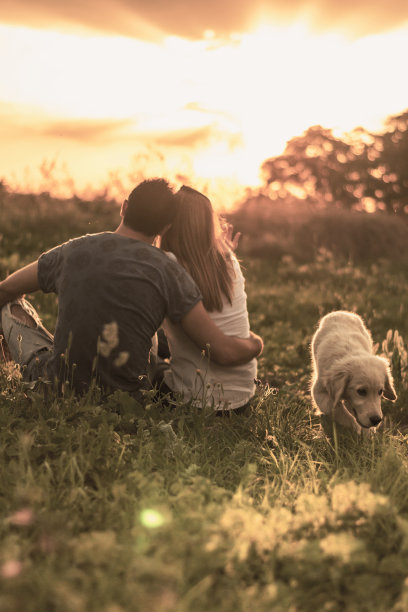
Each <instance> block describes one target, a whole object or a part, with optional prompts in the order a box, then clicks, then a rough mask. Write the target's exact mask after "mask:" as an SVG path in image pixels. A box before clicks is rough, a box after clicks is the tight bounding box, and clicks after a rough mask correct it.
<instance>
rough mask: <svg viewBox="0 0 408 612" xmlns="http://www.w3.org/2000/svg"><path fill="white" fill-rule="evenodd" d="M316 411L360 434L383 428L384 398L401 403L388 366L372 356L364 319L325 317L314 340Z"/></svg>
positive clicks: (345, 314)
mask: <svg viewBox="0 0 408 612" xmlns="http://www.w3.org/2000/svg"><path fill="white" fill-rule="evenodd" d="M311 348H312V359H313V369H314V373H313V381H312V388H311V392H312V398H313V401H314V403H315V405H316V407H317V408H318V409H319V410H320V411H321V412H322V413H323V414H327V415H330V416H331V417H332V418H333V419H334V420H335V421H337V422H338V423H340V424H341V425H343V426H346V427H349V428H352V429H354V431H356V432H357V433H359V434H360V433H362V432H363V433H369V432H370V428H373V427H376V426H377V425H379V423H381V421H382V418H383V414H382V411H381V398H382V397H384V398H386V399H388V400H391V401H394V400H396V399H397V396H396V393H395V390H394V386H393V380H392V376H391V372H390V368H389V365H388V362H387V360H386V359H385V358H383V357H378V356H376V355H374V354H373V341H372V338H371V335H370V332H369V331H368V330H367V328H366V327H365V325H364V323H363V320H362V319H361V317H359V316H358V315H356V314H354V313H352V312H345V311H337V312H331V313H330V314H328V315H326V316H325V317H323V318H322V319H321V321H320V324H319V327H318V329H317V331H316V333H315V335H314V337H313V340H312V347H311Z"/></svg>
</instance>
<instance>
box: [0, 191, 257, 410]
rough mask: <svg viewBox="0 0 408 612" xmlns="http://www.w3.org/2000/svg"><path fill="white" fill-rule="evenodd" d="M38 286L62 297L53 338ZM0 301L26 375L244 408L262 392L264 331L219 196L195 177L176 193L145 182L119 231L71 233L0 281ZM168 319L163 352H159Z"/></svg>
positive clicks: (79, 388) (5, 329)
mask: <svg viewBox="0 0 408 612" xmlns="http://www.w3.org/2000/svg"><path fill="white" fill-rule="evenodd" d="M158 237H160V239H161V249H160V248H157V247H156V246H153V243H155V242H156V240H157V238H158ZM39 289H40V290H42V291H43V292H45V293H49V292H54V293H56V294H57V296H58V318H57V323H56V329H55V335H54V337H53V336H52V335H51V334H50V333H49V332H48V331H47V330H46V329H45V328H44V326H43V325H42V323H41V321H40V318H39V317H38V314H37V312H36V311H35V309H34V308H33V307H32V306H31V304H30V303H29V302H27V301H26V300H25V299H24V297H23V296H24V295H25V294H27V293H32V292H34V291H37V290H39ZM0 308H1V324H2V335H3V337H4V341H5V343H6V345H7V348H8V351H9V354H10V356H11V358H12V359H13V360H14V361H16V362H17V363H19V364H20V366H21V371H22V375H23V378H24V379H25V380H27V381H36V380H38V379H42V380H48V381H51V382H52V383H53V384H55V385H56V388H57V389H61V386H62V385H63V384H65V385H66V384H69V386H70V387H72V388H73V390H74V391H75V392H77V393H79V394H83V393H86V392H87V390H88V389H89V387H90V385H91V384H92V383H96V384H97V386H98V387H100V388H101V389H102V390H103V392H104V393H105V394H109V393H111V392H113V391H114V390H115V389H121V390H123V391H127V392H128V393H130V394H131V395H132V396H134V397H136V398H137V399H139V400H140V401H143V389H146V388H148V387H149V385H151V384H152V381H153V382H154V384H156V385H158V386H159V388H160V390H161V391H162V392H165V393H172V394H174V395H175V396H177V397H181V398H182V399H183V401H185V402H195V403H196V404H198V405H200V406H212V407H213V408H214V409H215V410H226V409H227V410H230V409H237V408H240V407H242V406H244V405H246V404H247V403H248V401H249V400H250V399H251V397H252V396H253V394H254V378H255V376H256V359H255V358H256V356H257V355H259V354H260V352H261V351H262V340H261V338H259V336H256V335H255V334H253V333H252V332H250V330H249V323H248V312H247V307H246V294H245V290H244V279H243V276H242V273H241V270H240V266H239V264H238V261H237V259H236V257H235V255H234V253H233V249H232V248H231V243H230V242H229V241H228V237H226V236H225V235H223V234H222V232H221V230H220V227H219V221H218V218H217V217H216V215H215V214H214V211H213V209H212V206H211V203H210V201H209V200H208V198H206V197H205V196H204V195H203V194H201V193H199V192H198V191H195V190H194V189H191V188H190V187H182V188H181V189H180V190H179V191H178V192H177V193H176V194H174V193H173V191H172V190H171V188H170V187H169V185H168V183H167V182H166V181H165V180H163V179H154V180H149V181H143V182H142V183H140V185H138V186H137V187H136V188H135V189H134V190H133V191H132V192H131V194H130V195H129V198H128V199H127V200H125V202H124V203H123V205H122V208H121V222H120V224H119V226H118V228H117V229H116V230H115V231H114V232H102V233H99V234H89V235H85V236H81V237H79V238H76V239H73V240H69V241H68V242H66V243H64V244H62V245H59V246H57V247H55V248H53V249H51V250H50V251H47V252H46V253H43V254H42V255H41V256H40V257H39V259H38V260H37V261H35V262H33V263H31V264H29V265H28V266H26V267H24V268H21V269H20V270H18V271H16V272H14V273H13V274H11V275H10V276H8V277H7V278H6V279H5V280H3V281H2V282H0ZM160 327H163V329H164V331H165V334H166V338H167V342H168V346H169V350H170V359H169V360H165V361H164V360H162V359H161V358H160V357H159V356H158V355H157V354H156V355H154V347H153V350H152V338H155V334H156V332H157V330H158V329H159V328H160ZM153 345H154V346H155V345H157V343H155V342H153ZM152 354H153V355H152Z"/></svg>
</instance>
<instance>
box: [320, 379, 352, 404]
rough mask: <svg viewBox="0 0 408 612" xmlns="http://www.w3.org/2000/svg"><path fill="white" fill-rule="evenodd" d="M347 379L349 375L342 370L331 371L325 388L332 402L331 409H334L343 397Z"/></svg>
mask: <svg viewBox="0 0 408 612" xmlns="http://www.w3.org/2000/svg"><path fill="white" fill-rule="evenodd" d="M349 379H350V376H349V373H348V372H347V371H344V370H337V371H332V373H331V376H329V377H328V379H327V383H326V386H327V391H328V392H329V396H330V399H331V401H332V402H333V409H335V408H336V406H337V404H338V403H339V402H340V400H341V399H342V398H343V397H344V394H345V391H346V388H347V385H348V383H349Z"/></svg>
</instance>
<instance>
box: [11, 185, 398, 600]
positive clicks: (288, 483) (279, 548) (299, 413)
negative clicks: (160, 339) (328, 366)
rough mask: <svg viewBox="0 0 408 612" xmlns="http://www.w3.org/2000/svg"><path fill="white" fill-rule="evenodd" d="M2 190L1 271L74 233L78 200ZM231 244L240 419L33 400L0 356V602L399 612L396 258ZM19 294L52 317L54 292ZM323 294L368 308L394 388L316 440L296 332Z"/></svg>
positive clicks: (116, 402)
mask: <svg viewBox="0 0 408 612" xmlns="http://www.w3.org/2000/svg"><path fill="white" fill-rule="evenodd" d="M7 198H9V199H7V201H6V203H5V204H4V208H3V213H2V214H3V215H4V216H3V220H4V222H5V225H3V226H2V227H3V229H2V231H3V236H4V237H3V241H5V243H6V244H7V249H5V250H3V251H2V255H1V257H2V259H1V267H2V273H5V272H6V271H7V270H11V269H14V267H16V266H17V265H20V263H21V262H25V261H29V260H32V259H34V258H35V257H37V256H38V254H39V252H40V251H41V249H42V248H48V247H49V246H52V245H53V244H55V243H57V242H58V240H59V239H61V236H64V238H63V239H66V238H68V237H69V235H71V234H72V235H74V232H75V233H80V232H82V231H84V229H85V231H86V224H87V210H88V209H87V208H86V207H84V208H82V209H81V210H82V212H83V216H81V214H80V213H78V215H76V212H75V211H76V210H77V207H78V208H81V206H83V204H82V203H79V202H71V203H70V204H69V205H68V206H67V208H66V209H64V207H63V205H62V204H61V206H60V208H58V206H59V204H58V203H55V202H54V201H49V202H48V203H47V204H46V205H43V206H44V208H43V210H42V212H41V215H42V217H40V218H41V219H42V221H38V224H37V225H36V217H37V216H36V215H35V214H34V213H32V211H31V212H30V211H29V210H27V211H26V212H25V213H24V212H23V207H22V202H23V199H18V198H17V196H16V199H15V200H14V202H13V198H12V197H11V196H7ZM12 202H13V204H11V203H12ZM16 202H19V204H20V206H18V207H17V208H14V207H15V206H16ZM54 206H56V208H54ZM93 206H95V209H93V208H90V209H89V218H90V220H91V222H92V224H93V225H92V230H91V231H94V229H95V230H96V229H102V228H103V224H102V220H103V222H106V223H108V219H112V225H111V228H112V229H113V227H114V224H115V221H116V219H115V215H116V214H117V209H115V210H114V211H113V212H112V210H113V209H111V208H110V205H109V204H106V205H101V204H98V205H96V204H95V205H93ZM98 206H102V208H103V211H105V210H107V212H106V217H104V214H105V212H103V213H102V212H100V211H99V209H98ZM94 210H96V212H95V213H94V212H93V211H94ZM98 211H99V212H100V214H99V212H98ZM113 213H114V214H113ZM13 215H14V216H13ZM17 219H18V223H19V229H18V231H17V229H16V227H15V225H14V224H15V221H16V220H17ZM62 220H65V222H66V223H65V222H62ZM7 223H8V225H7ZM109 223H110V221H109ZM99 224H100V225H99ZM29 227H31V230H29ZM4 228H5V229H4ZM45 229H46V231H44V230H45ZM30 231H31V234H30ZM13 232H14V233H13ZM57 238H58V239H57ZM241 256H242V259H243V265H244V268H245V274H246V277H247V292H248V302H249V310H250V313H251V324H252V327H253V329H254V330H255V331H257V332H258V333H260V334H261V335H262V336H263V338H264V340H265V351H264V354H263V356H262V357H261V358H260V360H259V378H260V384H259V387H258V391H257V394H256V397H255V398H254V400H253V403H252V407H251V409H250V410H248V412H247V413H246V414H243V415H235V414H232V415H231V416H226V417H218V416H215V415H214V414H213V413H211V412H208V411H206V410H199V409H194V410H189V409H187V408H186V407H185V406H183V405H181V404H176V405H174V406H173V407H169V406H168V405H164V404H162V403H161V402H160V401H158V400H157V399H155V398H154V397H153V394H152V393H151V392H147V396H146V407H141V406H140V405H139V404H138V403H137V402H136V401H135V400H133V399H132V398H130V397H129V396H128V395H126V394H124V393H121V392H116V393H115V394H113V395H112V396H111V397H110V398H109V400H108V402H106V403H101V402H100V399H99V398H98V395H97V393H95V394H89V395H88V396H87V397H84V398H82V399H75V398H73V397H70V396H67V397H63V398H53V397H50V398H49V399H48V401H47V402H45V401H44V396H43V394H42V393H41V392H40V391H39V390H33V389H28V388H26V387H25V386H24V385H23V383H22V382H21V380H20V379H19V376H18V372H16V371H15V369H13V368H3V369H2V370H1V375H0V376H1V380H0V466H1V470H0V497H1V500H2V503H1V505H0V517H1V518H0V529H1V547H0V610H5V611H7V612H20V611H21V610H24V611H28V612H31V611H32V612H40V611H41V612H42V611H48V610H50V611H53V610H55V611H58V612H60V611H63V612H65V611H75V612H77V611H80V612H81V611H84V612H88V611H95V612H96V611H98V612H100V611H106V612H122V611H134V610H143V611H144V610H154V611H155V612H156V611H158V612H167V611H177V612H179V611H186V612H187V611H189V610H198V611H203V612H204V611H208V610H216V611H220V612H229V611H231V610H237V611H240V610H241V611H243V612H246V611H247V610H250V609H254V610H256V611H261V612H263V611H265V612H266V611H268V612H269V611H271V610H274V611H284V610H285V611H286V610H302V611H306V612H308V611H309V610H310V611H315V610H334V611H340V610H352V611H360V610H361V611H368V610H370V611H373V610H376V611H377V610H378V611H384V610H392V611H393V612H403V611H405V610H406V609H407V608H408V582H407V580H406V579H407V574H408V572H407V567H408V471H407V467H408V450H407V442H408V417H407V413H406V403H407V394H408V382H407V376H408V370H407V351H406V343H407V337H408V319H407V307H408V299H407V297H406V294H405V292H404V291H403V289H404V287H405V285H406V281H407V278H406V269H405V268H404V267H403V266H401V265H399V266H397V265H396V263H395V261H393V260H392V259H387V254H386V253H384V256H383V257H382V258H381V259H380V260H376V259H372V260H371V261H362V260H361V261H356V260H354V261H352V260H351V259H350V258H349V257H348V254H346V253H343V254H338V253H337V254H334V253H333V251H331V250H328V249H327V248H322V245H321V244H320V241H319V240H318V241H317V243H316V251H315V255H314V257H313V258H311V259H307V258H304V259H303V261H301V262H299V260H298V255H297V253H295V252H289V251H287V252H285V253H284V255H283V257H280V258H273V259H272V258H268V257H264V258H263V259H254V258H252V257H249V256H248V255H245V252H241ZM32 297H33V300H34V302H35V303H36V305H37V307H39V309H40V311H41V313H42V314H43V315H44V319H45V321H46V323H47V324H48V325H49V326H50V327H51V328H52V326H53V325H54V323H55V316H56V309H57V306H56V303H55V300H54V299H53V298H52V297H50V296H41V295H40V294H38V295H35V296H32ZM337 308H341V309H343V308H344V309H349V310H356V311H357V312H359V314H361V315H362V316H364V318H365V320H366V321H367V324H368V325H369V327H370V329H371V331H372V334H373V337H374V340H375V342H376V343H377V344H378V351H379V352H381V351H382V352H384V353H385V354H387V356H388V357H389V359H390V361H391V363H392V369H393V374H394V379H395V383H396V387H397V392H398V396H399V397H398V400H397V402H395V403H394V404H391V403H388V405H387V403H386V402H384V406H383V408H384V412H385V423H384V426H383V427H382V428H381V429H380V430H379V431H378V432H377V434H376V435H374V436H373V437H372V438H371V439H359V438H357V437H356V436H355V435H354V434H352V433H350V432H347V431H341V430H340V429H336V430H335V431H333V428H332V425H330V426H329V427H328V428H327V434H326V433H325V432H324V431H323V429H322V427H321V423H320V419H319V417H317V416H316V415H315V414H314V413H313V410H312V406H311V401H310V395H309V381H310V374H311V369H310V355H309V344H310V340H311V337H312V334H313V332H314V329H315V327H316V325H317V321H318V319H319V317H320V316H321V315H323V314H325V313H326V312H329V311H330V310H333V309H337Z"/></svg>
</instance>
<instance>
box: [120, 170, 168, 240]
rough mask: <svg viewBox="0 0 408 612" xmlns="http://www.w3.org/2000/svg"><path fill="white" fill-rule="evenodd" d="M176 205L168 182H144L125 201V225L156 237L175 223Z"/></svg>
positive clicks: (151, 180) (123, 212) (123, 209)
mask: <svg viewBox="0 0 408 612" xmlns="http://www.w3.org/2000/svg"><path fill="white" fill-rule="evenodd" d="M176 203H177V202H176V200H175V197H174V193H173V191H172V189H171V187H170V186H169V184H168V182H167V181H166V180H164V179H150V180H147V181H143V182H142V183H140V185H138V186H137V187H135V189H133V191H132V192H131V193H130V195H129V197H128V199H127V200H125V203H124V205H123V207H122V216H123V223H124V225H126V226H127V227H129V228H130V229H132V230H133V231H135V232H141V233H142V234H145V235H146V236H156V235H158V234H161V233H162V231H163V230H164V229H165V227H166V226H167V225H169V224H170V223H171V222H172V221H173V219H174V217H175V214H176Z"/></svg>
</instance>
